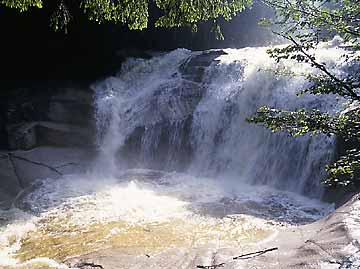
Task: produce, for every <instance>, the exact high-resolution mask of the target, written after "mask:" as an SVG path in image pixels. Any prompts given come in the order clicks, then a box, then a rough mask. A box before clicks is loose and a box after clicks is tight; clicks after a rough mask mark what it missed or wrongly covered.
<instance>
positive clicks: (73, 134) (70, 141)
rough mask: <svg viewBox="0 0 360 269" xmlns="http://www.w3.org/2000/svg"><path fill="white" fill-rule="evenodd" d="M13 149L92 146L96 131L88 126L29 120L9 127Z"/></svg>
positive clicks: (10, 142)
mask: <svg viewBox="0 0 360 269" xmlns="http://www.w3.org/2000/svg"><path fill="white" fill-rule="evenodd" d="M8 133H9V138H8V140H9V146H10V149H12V150H17V149H22V150H29V149H33V148H35V147H38V146H46V145H48V146H58V147H71V146H75V147H92V146H93V140H94V131H93V130H92V129H89V128H86V127H79V126H76V125H70V124H63V123H53V122H44V121H41V122H40V121H39V122H28V123H23V124H17V125H15V126H10V127H8Z"/></svg>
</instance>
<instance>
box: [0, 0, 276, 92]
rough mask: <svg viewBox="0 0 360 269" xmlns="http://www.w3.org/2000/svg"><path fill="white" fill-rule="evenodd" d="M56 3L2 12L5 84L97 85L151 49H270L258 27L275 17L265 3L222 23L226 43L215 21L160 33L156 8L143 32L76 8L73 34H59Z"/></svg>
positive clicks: (0, 50)
mask: <svg viewBox="0 0 360 269" xmlns="http://www.w3.org/2000/svg"><path fill="white" fill-rule="evenodd" d="M50 2H51V1H45V6H44V8H42V9H37V8H33V9H31V11H29V12H25V13H20V12H18V11H17V10H13V9H8V8H5V7H4V6H1V7H0V25H1V26H0V36H1V45H0V59H1V66H2V70H1V73H0V76H1V80H2V81H3V82H4V83H5V84H11V85H12V86H15V85H17V86H21V85H22V84H24V85H27V86H29V84H31V83H34V82H35V81H42V82H44V81H54V80H55V81H56V80H61V81H63V80H71V81H74V80H76V81H93V80H96V79H99V78H102V77H104V76H107V75H109V74H111V73H112V72H114V71H116V70H117V69H119V67H120V65H121V62H122V61H123V60H124V58H125V57H126V56H141V55H142V53H143V52H145V51H148V50H152V51H168V50H173V49H175V48H188V49H191V50H205V49H210V48H229V47H231V48H241V47H246V46H258V45H266V44H267V42H266V41H267V40H269V36H270V34H269V33H268V32H266V31H265V30H264V29H262V28H261V27H259V26H258V21H259V19H260V18H262V17H265V16H267V15H269V10H268V9H266V8H265V7H264V6H260V5H259V4H255V5H254V6H253V8H252V9H248V10H245V11H244V12H242V13H241V14H239V15H238V16H237V17H236V18H235V19H233V20H232V21H230V22H225V21H223V20H220V24H221V26H222V32H223V34H224V36H225V40H223V41H221V40H217V39H216V36H215V33H214V32H212V27H213V24H212V23H211V22H206V23H201V24H200V25H199V27H198V31H197V32H195V33H194V32H192V31H191V29H190V27H184V28H176V29H159V28H154V27H153V26H152V25H153V21H154V19H155V18H157V17H158V16H159V14H158V13H157V10H156V9H155V8H154V7H150V23H149V28H148V29H146V30H143V31H131V30H129V29H127V28H126V27H124V26H121V25H116V24H111V23H108V24H102V25H99V24H97V23H94V22H90V21H89V20H87V18H86V16H84V15H83V14H82V12H81V11H79V10H78V9H75V8H74V9H73V10H72V13H73V14H72V15H73V20H72V22H71V24H70V27H69V29H68V33H67V34H65V33H64V32H53V31H52V30H51V29H50V27H49V16H50V14H51V11H52V9H53V7H51V6H49V4H48V5H46V4H47V3H50ZM75 2H76V1H75ZM30 82H31V83H30ZM3 85H4V84H3Z"/></svg>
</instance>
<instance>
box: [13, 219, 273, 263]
mask: <svg viewBox="0 0 360 269" xmlns="http://www.w3.org/2000/svg"><path fill="white" fill-rule="evenodd" d="M64 224H65V223H58V224H57V223H52V222H51V221H50V222H49V223H46V224H45V225H44V226H43V227H40V228H39V229H38V230H37V231H35V232H30V233H28V234H27V235H26V237H25V238H23V239H22V245H21V248H20V250H19V251H17V253H16V255H15V257H16V258H17V259H18V260H19V261H21V262H25V261H29V260H31V259H34V258H37V257H48V258H50V259H54V260H56V261H58V262H61V261H63V260H65V259H66V258H68V257H71V256H75V255H80V254H85V253H88V252H91V251H95V250H98V249H104V248H109V247H119V248H121V249H122V250H123V251H124V252H125V253H126V254H135V255H141V254H142V255H145V254H154V253H156V252H159V251H162V250H165V249H168V248H177V247H186V248H190V247H195V246H198V245H202V244H207V243H210V242H212V243H216V244H217V245H219V246H222V245H227V246H229V245H234V246H239V245H244V244H249V243H254V242H256V241H259V240H263V239H265V238H266V237H267V236H270V235H271V234H272V232H271V231H270V230H267V229H264V228H260V227H256V226H255V225H254V226H252V225H246V226H244V220H241V219H240V220H234V219H230V218H227V219H219V220H214V219H213V220H211V219H210V220H209V219H203V220H202V221H201V222H198V221H193V220H173V221H171V222H166V223H152V224H146V225H134V224H129V223H126V222H114V223H108V224H93V225H90V226H87V227H86V226H84V227H69V228H66V229H64V228H63V227H64Z"/></svg>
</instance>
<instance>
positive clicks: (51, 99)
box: [2, 86, 94, 150]
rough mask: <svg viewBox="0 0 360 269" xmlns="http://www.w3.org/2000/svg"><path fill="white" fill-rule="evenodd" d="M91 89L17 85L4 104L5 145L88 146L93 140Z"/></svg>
mask: <svg viewBox="0 0 360 269" xmlns="http://www.w3.org/2000/svg"><path fill="white" fill-rule="evenodd" d="M92 98H93V97H92V91H91V90H89V89H86V88H77V87H73V88H70V87H68V88H62V87H59V88H56V86H55V87H54V89H53V90H44V89H18V90H13V91H12V92H11V94H10V96H9V102H8V106H7V108H6V112H7V118H6V119H5V120H4V121H2V125H4V126H6V129H5V130H6V133H5V132H2V135H3V136H5V135H7V137H8V139H7V141H8V143H7V144H8V147H9V148H10V149H11V150H18V149H31V148H34V147H37V146H43V145H50V146H51V145H52V146H81V147H82V146H89V147H91V146H92V144H93V137H94V126H93V104H92V102H93V100H92Z"/></svg>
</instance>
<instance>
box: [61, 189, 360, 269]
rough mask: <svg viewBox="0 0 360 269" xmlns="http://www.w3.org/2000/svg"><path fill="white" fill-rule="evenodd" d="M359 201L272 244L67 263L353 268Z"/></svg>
mask: <svg viewBox="0 0 360 269" xmlns="http://www.w3.org/2000/svg"><path fill="white" fill-rule="evenodd" d="M359 197H360V196H359V195H356V196H354V197H353V198H352V199H351V200H350V201H349V202H348V203H347V204H345V205H344V206H342V207H340V208H339V209H337V210H336V211H335V212H334V213H332V214H331V215H330V216H328V217H326V218H324V219H322V220H320V221H318V222H316V223H313V224H309V225H303V226H299V227H289V228H282V229H279V233H278V235H277V236H276V237H275V238H273V239H272V240H269V241H267V242H262V243H259V244H256V245H253V246H246V247H245V246H244V248H241V249H240V248H230V247H229V248H226V246H222V247H218V246H213V245H206V246H202V247H198V248H191V249H183V248H181V249H178V248H177V249H168V250H166V251H162V252H160V253H157V254H156V255H150V254H148V253H143V254H141V255H139V254H138V253H141V250H139V249H137V250H131V249H128V248H110V249H105V250H99V251H96V252H93V253H89V254H87V255H83V256H79V257H75V258H71V259H69V260H67V261H66V264H67V265H69V266H72V267H75V268H76V267H77V268H80V267H81V265H84V264H92V265H97V266H102V268H104V269H120V268H132V269H142V268H154V269H155V268H183V269H188V268H189V269H190V268H197V267H198V268H208V269H213V268H214V269H216V268H225V269H226V268H228V269H230V268H264V269H265V268H267V269H268V268H274V269H275V268H314V269H315V268H326V269H331V268H358V267H352V266H353V262H354V259H353V255H354V254H356V253H357V251H360V248H359V241H358V240H359V238H354V237H353V234H354V233H353V232H352V230H353V229H354V227H350V226H349V225H348V223H349V220H352V219H355V220H358V219H359V216H358V215H359V212H358V211H356V210H353V209H354V206H357V207H358V208H360V201H359ZM349 246H353V248H349ZM354 246H355V247H354ZM356 246H357V247H356ZM274 247H277V248H278V250H275V251H271V252H267V253H264V254H263V255H259V256H252V257H251V258H244V259H237V260H234V259H233V258H234V257H237V256H239V255H243V254H246V253H250V252H255V251H261V250H265V249H269V248H274ZM134 253H137V254H134ZM79 266H80V267H79ZM211 266H212V267H211ZM81 268H83V267H81ZM85 268H91V267H85ZM93 268H95V267H93Z"/></svg>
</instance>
